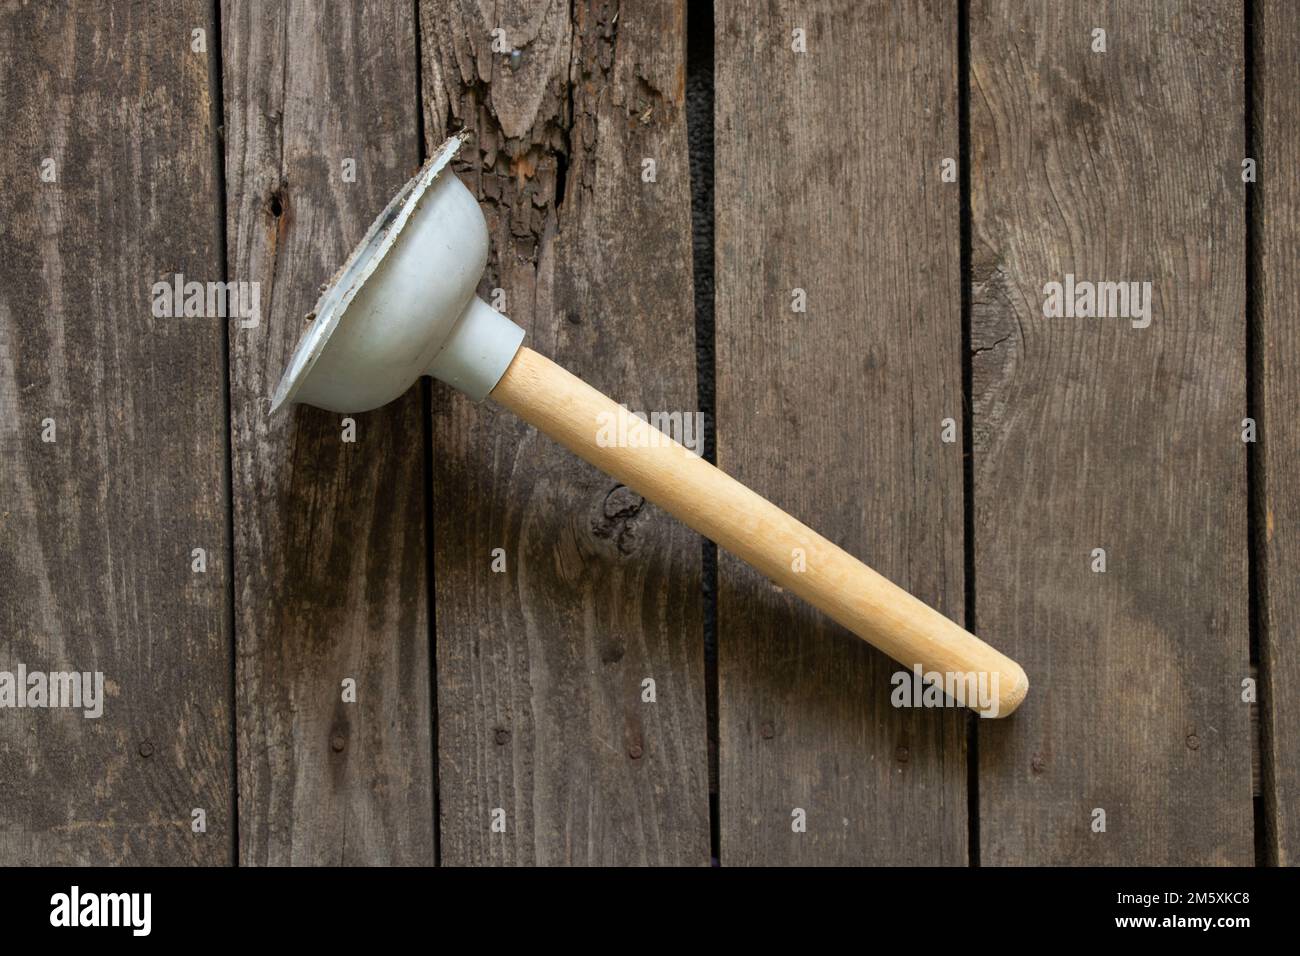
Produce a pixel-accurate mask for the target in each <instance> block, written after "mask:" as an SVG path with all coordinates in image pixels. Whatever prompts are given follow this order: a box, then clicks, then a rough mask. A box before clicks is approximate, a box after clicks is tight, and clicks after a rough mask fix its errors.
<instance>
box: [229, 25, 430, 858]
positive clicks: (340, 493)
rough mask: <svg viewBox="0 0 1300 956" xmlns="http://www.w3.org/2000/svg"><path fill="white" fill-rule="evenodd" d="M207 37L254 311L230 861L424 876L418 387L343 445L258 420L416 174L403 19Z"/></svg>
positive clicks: (426, 746) (426, 696)
mask: <svg viewBox="0 0 1300 956" xmlns="http://www.w3.org/2000/svg"><path fill="white" fill-rule="evenodd" d="M222 25H223V44H224V46H223V49H224V55H225V97H226V104H225V113H226V139H227V152H226V157H227V162H226V173H227V191H228V209H229V214H228V220H227V222H228V236H229V240H228V242H229V250H228V258H229V267H230V278H231V279H232V280H249V281H257V282H261V283H262V287H261V288H262V293H261V298H262V303H263V318H262V324H261V325H260V326H259V327H258V328H256V329H241V328H238V327H234V328H232V330H231V334H230V353H231V389H230V391H231V415H232V424H231V435H232V444H233V447H234V461H233V474H234V500H235V522H234V527H235V548H236V554H237V562H236V569H235V571H236V575H235V583H236V615H237V617H236V623H237V632H238V660H239V667H238V674H237V679H238V685H237V686H238V705H239V735H238V736H239V798H240V818H239V819H240V861H241V862H242V863H245V864H289V863H293V864H303V863H305V864H378V863H383V864H429V863H432V862H433V860H434V840H435V834H434V797H433V768H432V754H431V746H430V735H431V733H432V726H431V720H432V716H431V703H430V676H429V645H428V608H427V598H426V561H425V520H424V488H425V479H424V463H423V460H422V458H423V449H424V447H425V443H424V429H423V426H422V423H421V415H422V403H421V400H420V395H419V389H418V388H416V389H413V390H412V391H411V393H409V394H408V395H407V396H406V397H405V398H403V399H401V400H400V401H398V402H396V403H394V404H392V405H389V406H387V407H385V408H383V409H380V410H378V411H374V412H370V413H367V414H364V415H357V416H355V424H356V441H355V443H345V442H343V441H342V437H343V424H342V416H338V415H334V414H331V413H327V412H323V411H319V410H316V409H309V408H305V407H298V408H295V409H293V410H292V411H291V412H290V413H288V414H287V415H285V416H283V417H279V418H277V419H276V420H275V421H271V420H268V418H267V411H268V409H269V400H270V396H271V393H272V391H273V390H274V388H275V385H276V382H277V381H278V379H279V376H280V374H281V372H282V371H283V369H284V367H285V365H286V364H287V362H288V358H289V355H290V353H291V351H292V349H293V347H294V344H295V343H296V341H297V339H298V336H299V333H300V332H301V330H302V329H303V328H304V326H305V318H304V313H306V312H307V311H308V310H309V309H310V308H311V307H312V305H313V303H314V302H315V299H316V294H317V287H318V285H319V284H320V283H322V282H324V281H326V280H327V279H328V278H329V277H330V276H331V274H332V273H333V272H334V270H335V269H337V268H338V266H339V264H341V263H342V261H343V259H344V257H345V256H346V254H347V252H348V250H349V249H350V248H351V246H352V245H353V244H354V243H355V242H356V241H357V240H358V239H360V238H361V236H362V234H363V233H364V231H365V229H366V227H367V226H368V225H369V223H370V221H371V219H372V218H373V217H374V216H375V215H377V214H378V213H379V212H380V211H381V210H382V209H383V207H384V205H385V203H386V202H387V200H388V198H389V197H390V196H391V194H392V193H393V192H394V191H395V190H396V189H397V188H398V187H399V186H400V185H401V184H402V183H403V182H404V181H405V180H406V179H407V178H408V177H409V176H410V175H412V174H413V173H414V172H415V170H416V168H417V167H418V166H419V160H420V148H419V140H418V134H417V129H418V124H417V117H418V112H417V110H418V91H417V81H416V67H415V22H414V13H413V10H412V9H411V8H410V7H409V6H407V7H394V6H393V5H391V4H388V3H381V2H377V0H376V2H363V3H358V4H355V5H349V6H337V7H335V6H331V7H330V8H328V9H326V8H324V7H317V6H316V5H312V4H292V3H275V4H265V3H260V2H245V0H231V2H227V3H226V4H224V6H223V12H222ZM347 158H351V159H354V160H355V161H356V179H355V182H347V181H345V179H344V177H343V161H344V160H345V159H347ZM345 679H352V680H354V681H355V682H356V694H357V699H356V703H345V702H344V701H343V695H342V682H343V681H344V680H345Z"/></svg>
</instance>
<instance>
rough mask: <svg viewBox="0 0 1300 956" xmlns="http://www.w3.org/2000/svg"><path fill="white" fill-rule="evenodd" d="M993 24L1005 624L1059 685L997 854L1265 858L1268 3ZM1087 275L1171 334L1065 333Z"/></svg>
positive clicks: (977, 314)
mask: <svg viewBox="0 0 1300 956" xmlns="http://www.w3.org/2000/svg"><path fill="white" fill-rule="evenodd" d="M970 18H971V19H970V36H971V74H970V89H971V154H972V169H971V180H972V210H973V211H972V218H973V222H972V230H973V232H972V235H973V240H972V242H973V286H974V289H973V295H974V314H973V317H972V333H971V335H972V343H971V344H972V347H973V350H974V352H975V354H974V358H973V362H974V367H973V377H974V396H973V399H974V415H975V430H974V439H975V496H976V518H975V520H976V529H975V554H976V572H975V573H976V592H977V594H978V609H977V613H978V621H979V626H980V628H981V630H982V632H983V634H984V635H985V636H986V637H988V638H990V639H992V640H994V641H995V642H997V643H998V644H999V646H1001V647H1003V648H1005V649H1006V650H1007V652H1008V653H1010V654H1012V655H1013V656H1016V657H1017V658H1018V659H1019V660H1021V661H1022V663H1023V664H1024V667H1025V670H1026V671H1027V672H1028V673H1029V677H1030V681H1031V689H1030V693H1029V697H1028V698H1027V700H1026V702H1025V704H1024V705H1023V706H1022V707H1021V708H1020V710H1019V712H1018V713H1017V714H1016V715H1015V717H1014V718H1013V719H1012V720H1010V721H1007V722H1005V723H1003V722H999V723H996V724H994V723H992V722H988V721H985V722H982V723H981V724H980V725H979V757H980V778H979V791H980V835H981V851H980V852H981V859H982V861H983V862H985V863H992V864H1005V863H1017V864H1031V863H1052V864H1055V863H1072V864H1079V863H1089V864H1130V865H1131V864H1175V863H1177V864H1223V863H1232V864H1244V863H1249V862H1250V861H1251V859H1252V823H1251V779H1250V740H1249V736H1248V734H1249V710H1248V706H1247V704H1245V703H1243V702H1242V700H1241V683H1242V679H1243V678H1245V677H1247V676H1249V673H1250V671H1249V667H1250V660H1249V647H1248V633H1247V630H1248V620H1247V617H1248V594H1247V562H1246V557H1247V556H1246V486H1245V479H1246V453H1245V446H1244V444H1243V443H1242V441H1241V437H1240V424H1241V420H1242V417H1243V416H1244V414H1245V397H1246V396H1245V318H1244V289H1245V286H1244V268H1243V266H1244V262H1245V245H1244V215H1243V208H1244V207H1243V203H1244V191H1243V186H1242V183H1241V178H1240V168H1241V167H1240V163H1241V158H1242V156H1243V155H1244V142H1243V130H1244V125H1243V119H1244V112H1243V109H1244V104H1243V99H1242V88H1243V74H1242V70H1243V59H1242V21H1241V5H1240V4H1239V3H1232V2H1227V0H1222V2H1219V0H1202V2H1196V3H1184V4H1122V5H1121V4H1110V5H1107V6H1105V7H1102V8H1097V7H1093V6H1091V5H1084V4H1077V5H1076V4H1022V3H1018V2H1012V0H977V2H974V3H972V5H971V12H970ZM1096 28H1101V29H1104V30H1105V31H1106V44H1107V52H1104V53H1103V52H1093V44H1094V42H1095V36H1094V32H1093V31H1094V29H1096ZM1067 274H1072V275H1074V276H1076V277H1077V278H1078V279H1079V280H1088V281H1094V282H1096V281H1115V282H1120V281H1125V282H1127V281H1139V282H1142V281H1148V280H1149V281H1150V282H1151V283H1152V286H1151V299H1150V301H1151V324H1150V326H1149V327H1148V328H1145V329H1142V328H1135V327H1134V325H1133V320H1130V319H1126V318H1109V319H1097V318H1044V311H1043V310H1044V301H1045V292H1044V289H1045V286H1046V284H1047V283H1049V282H1052V281H1061V282H1064V280H1065V277H1066V275H1067ZM1136 321H1137V322H1138V323H1139V324H1141V323H1142V322H1143V321H1144V320H1143V319H1141V318H1138V319H1137V320H1136ZM1097 548H1101V549H1104V550H1105V560H1106V570H1105V573H1098V572H1094V571H1093V570H1092V568H1093V566H1094V565H1093V562H1094V560H1095V559H1094V557H1093V550H1094V549H1097ZM1098 809H1100V810H1104V811H1105V814H1106V816H1105V826H1106V829H1105V832H1104V833H1098V832H1093V830H1092V825H1093V821H1094V811H1095V810H1098Z"/></svg>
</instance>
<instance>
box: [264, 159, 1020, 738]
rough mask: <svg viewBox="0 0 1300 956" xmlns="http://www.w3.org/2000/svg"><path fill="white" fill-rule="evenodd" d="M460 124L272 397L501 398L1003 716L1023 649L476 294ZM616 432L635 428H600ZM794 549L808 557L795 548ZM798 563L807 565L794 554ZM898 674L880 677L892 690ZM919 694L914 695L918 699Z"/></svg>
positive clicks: (323, 301) (891, 650)
mask: <svg viewBox="0 0 1300 956" xmlns="http://www.w3.org/2000/svg"><path fill="white" fill-rule="evenodd" d="M462 141H463V136H462V137H453V138H452V139H450V140H448V141H447V142H446V143H444V144H443V145H442V147H441V148H440V149H439V150H438V151H437V153H436V154H435V155H434V156H433V158H432V159H430V160H429V162H427V163H426V164H425V165H424V167H423V168H422V169H421V170H420V171H419V173H417V174H416V176H415V178H414V179H412V180H411V181H410V182H409V183H407V184H406V185H405V186H404V187H402V190H401V192H399V193H398V194H397V195H396V196H395V197H394V198H393V201H392V202H390V203H389V204H388V207H387V208H386V209H385V210H384V211H383V213H381V214H380V216H379V218H378V219H377V220H375V223H374V224H373V225H372V226H371V227H370V230H369V231H368V232H367V233H366V235H365V237H364V238H363V239H362V240H361V243H360V244H359V245H358V246H357V248H356V249H355V250H353V252H352V254H351V255H350V256H349V257H348V260H347V262H346V263H344V265H343V268H342V269H340V270H339V272H338V274H337V275H336V276H335V277H334V280H333V281H332V282H331V283H330V285H329V287H328V289H327V290H326V291H325V293H324V294H323V295H322V296H321V298H320V301H319V302H318V303H317V305H316V312H315V319H314V321H313V323H312V325H311V327H310V328H309V329H308V330H307V332H306V334H305V335H304V336H303V338H302V341H301V342H299V343H298V348H297V349H296V350H295V352H294V355H293V358H292V359H291V360H290V362H289V368H288V370H287V371H286V372H285V374H284V378H283V379H282V380H281V382H280V386H279V388H277V389H276V392H275V397H274V399H273V400H272V408H271V411H272V413H273V414H274V413H275V411H277V410H278V409H280V408H282V407H283V406H284V405H285V404H287V403H290V402H302V403H306V404H309V405H316V406H319V407H320V408H325V409H329V410H331V411H336V412H363V411H366V410H368V409H371V408H377V407H378V406H380V405H384V404H387V403H388V402H390V401H392V400H393V399H395V398H397V397H398V396H399V395H401V394H402V393H403V392H405V391H406V390H407V389H408V388H409V387H410V386H411V384H412V383H414V382H415V381H416V380H417V379H418V378H419V377H420V376H421V375H432V376H434V377H435V378H438V379H440V380H442V381H444V382H446V383H448V384H449V385H453V386H455V387H456V388H458V389H460V390H461V391H462V392H464V393H465V394H466V395H468V396H469V397H470V398H472V399H473V400H474V401H476V402H478V401H482V400H483V399H484V398H486V397H488V396H491V398H492V399H493V400H494V401H496V402H498V403H499V404H501V405H503V406H504V407H506V408H508V409H510V410H511V411H513V412H514V413H515V414H517V415H518V416H519V417H520V418H522V419H524V420H525V421H527V422H528V423H529V424H531V425H533V426H534V427H536V428H537V429H538V430H539V431H541V432H543V433H545V434H546V435H549V436H550V437H551V438H553V439H555V440H556V441H558V442H559V443H560V444H562V445H564V446H565V447H566V448H569V449H570V450H571V451H573V452H574V453H575V454H577V455H579V456H581V457H582V458H584V459H586V460H587V461H589V462H591V463H592V464H593V465H595V466H596V467H597V468H600V469H601V470H603V471H605V472H607V473H608V474H610V475H612V476H613V477H614V478H616V479H618V480H619V481H620V482H622V483H623V484H625V485H627V486H628V487H629V488H631V489H633V490H634V491H636V492H637V493H639V494H640V495H642V496H643V497H644V498H646V499H647V500H648V501H652V502H654V503H656V504H657V505H659V506H660V507H662V508H664V509H665V510H666V511H668V512H669V513H671V514H673V515H675V516H677V517H678V518H680V519H681V520H682V521H684V522H686V524H688V525H690V526H691V527H692V528H694V529H695V530H696V531H698V532H700V533H701V534H703V535H705V536H706V537H708V538H710V539H712V540H713V541H716V542H717V543H718V544H719V545H720V546H721V547H724V548H726V549H727V550H729V551H731V552H732V553H733V554H735V555H737V556H738V557H740V558H743V559H744V560H746V561H748V562H749V563H750V564H752V565H753V566H754V567H755V568H757V569H758V570H759V571H761V572H763V573H764V574H766V575H767V576H768V577H769V578H771V579H772V580H773V581H775V582H776V583H777V584H779V585H780V586H781V587H783V588H786V589H788V590H790V591H792V592H794V593H795V594H797V595H799V596H800V597H802V598H803V599H804V600H806V601H808V602H809V603H811V604H813V605H814V606H816V607H818V608H820V609H821V610H822V611H824V612H825V613H826V614H828V615H830V616H831V617H832V618H834V619H835V620H836V621H838V622H839V623H840V624H842V625H844V626H845V627H846V628H848V629H849V630H850V631H852V632H853V633H854V634H856V635H858V636H859V637H861V638H862V639H863V640H866V641H868V642H869V643H871V644H873V645H875V646H876V647H878V648H880V649H881V650H882V651H884V652H885V653H886V654H888V655H889V656H891V657H893V658H894V659H895V660H897V661H899V662H900V663H902V664H903V665H904V666H905V667H906V669H907V671H908V674H909V676H910V675H912V674H916V673H919V674H920V680H921V681H922V682H924V683H926V684H936V683H939V684H941V685H942V689H943V690H944V691H945V693H946V694H947V695H948V696H949V697H951V698H953V699H954V702H955V703H958V704H961V705H963V706H967V707H970V708H972V709H973V710H975V711H976V712H978V713H979V714H980V715H981V716H984V717H1003V716H1006V715H1007V714H1009V713H1011V712H1012V711H1013V710H1015V709H1016V708H1017V707H1018V706H1020V702H1021V701H1022V700H1023V699H1024V697H1025V694H1026V692H1027V691H1028V689H1029V680H1028V678H1027V677H1026V676H1025V672H1024V671H1023V670H1022V669H1021V667H1020V665H1019V664H1017V663H1016V662H1015V661H1013V660H1011V658H1009V657H1007V656H1006V655H1005V654H1002V653H1000V652H999V651H997V650H995V649H994V648H992V647H990V646H989V645H988V644H986V643H984V642H983V641H981V640H980V639H979V638H977V637H975V635H973V634H971V633H969V632H967V631H966V630H964V629H963V628H961V627H960V626H958V625H957V624H955V623H954V622H952V621H950V620H949V619H948V618H946V617H944V616H943V615H942V614H940V613H939V612H938V611H936V610H934V609H933V608H931V607H929V606H927V605H926V604H924V603H923V602H921V601H919V600H917V599H916V598H915V597H913V596H912V595H910V594H908V593H907V592H906V591H904V590H903V589H902V588H900V587H898V586H897V585H895V584H893V583H891V582H890V581H888V580H886V579H885V578H884V577H882V576H881V575H879V574H877V573H876V572H875V571H873V570H871V569H870V568H869V567H867V566H866V565H865V564H863V563H862V562H861V561H859V560H858V559H857V558H854V557H853V556H852V555H850V554H848V553H847V552H845V551H844V550H843V549H841V548H839V547H837V546H836V545H834V544H832V543H831V542H830V541H827V540H826V539H825V538H823V537H822V536H821V535H819V534H817V533H816V532H815V531H813V530H812V529H811V528H808V527H807V526H805V525H803V524H801V523H800V522H798V521H796V520H795V519H794V518H792V517H791V516H790V515H788V514H786V513H785V512H784V511H782V510H781V509H780V508H778V507H777V506H776V505H774V504H772V503H771V502H770V501H767V500H766V499H764V498H762V497H761V496H759V495H757V494H755V493H754V492H753V491H751V490H750V489H748V488H746V487H745V486H744V485H742V484H741V483H740V482H738V481H736V480H735V479H734V478H731V477H729V476H727V475H726V474H724V473H723V472H721V471H719V470H718V469H717V468H715V467H714V466H712V465H710V464H709V463H708V462H706V461H705V460H704V459H702V458H700V457H699V456H698V455H696V454H695V453H693V452H691V451H690V450H688V449H686V448H685V447H683V446H682V445H680V444H678V443H677V442H676V441H674V440H673V439H671V438H670V437H668V436H667V435H664V434H663V433H662V432H660V431H658V430H657V429H654V428H652V427H651V426H650V425H649V424H648V423H646V422H644V421H642V420H641V419H640V418H637V417H636V416H634V415H631V414H630V413H629V412H628V411H627V410H626V409H625V408H624V407H622V406H620V405H618V404H616V403H615V402H614V401H613V400H611V399H609V398H607V397H606V396H604V395H602V394H601V393H600V392H598V391H596V390H595V389H594V388H592V387H591V386H589V385H587V384H586V383H585V382H583V381H582V380H580V379H578V378H576V377H575V376H573V375H571V374H570V373H568V372H566V371H565V370H564V369H562V368H561V367H560V366H558V365H556V364H555V363H554V362H551V361H550V360H549V359H546V358H544V357H542V356H541V355H538V354H537V353H536V352H534V351H532V350H531V349H528V348H522V347H521V343H522V341H523V337H524V332H523V329H521V328H519V326H517V325H515V324H514V323H513V322H511V321H510V320H509V319H508V318H506V317H505V316H504V315H501V314H500V313H499V312H497V311H496V310H495V309H493V308H492V307H491V306H489V305H487V304H486V303H485V302H483V301H482V300H481V299H479V298H478V297H477V296H475V294H474V290H475V288H476V287H477V285H478V282H479V279H480V277H481V276H482V274H483V269H484V267H485V266H486V264H487V254H488V235H487V226H486V224H485V222H484V221H483V214H482V212H481V211H480V209H479V207H478V203H477V202H476V201H475V199H474V196H473V195H472V194H471V193H470V192H469V190H468V189H466V188H465V186H464V184H462V183H461V181H460V180H459V179H457V178H456V177H455V176H454V175H452V173H451V172H450V171H449V170H448V169H447V166H448V164H449V163H450V162H451V160H452V157H454V156H455V154H456V151H457V149H459V148H460V145H461V143H462ZM611 423H617V429H616V433H617V434H618V435H620V436H626V438H627V440H626V441H620V442H618V443H614V444H611V443H609V442H608V441H604V440H602V437H604V436H607V435H608V434H610V433H611V429H610V424H611ZM796 558H798V560H796ZM796 569H797V570H796ZM893 687H894V683H893V682H890V683H889V684H887V685H885V686H883V687H881V689H880V692H881V694H889V693H890V691H891V690H892V689H893ZM917 704H918V705H919V704H920V701H917Z"/></svg>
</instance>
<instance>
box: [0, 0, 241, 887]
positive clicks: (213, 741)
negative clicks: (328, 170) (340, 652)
mask: <svg viewBox="0 0 1300 956" xmlns="http://www.w3.org/2000/svg"><path fill="white" fill-rule="evenodd" d="M209 14H210V11H209V7H208V5H207V4H204V3H193V2H192V3H177V4H171V5H169V6H167V7H166V8H165V9H147V8H145V7H144V6H139V5H132V6H123V7H121V8H119V9H117V10H116V12H115V14H114V16H113V18H112V22H111V23H110V22H109V19H108V18H106V17H102V16H96V15H94V11H91V10H88V9H86V8H85V7H83V6H82V5H71V6H66V5H63V4H30V5H28V4H24V5H21V6H20V5H18V4H6V5H5V6H4V9H3V11H0V128H3V129H4V139H5V146H4V149H3V150H0V171H2V172H3V176H4V182H5V183H6V188H5V189H4V191H3V194H2V195H0V248H3V250H4V268H3V270H0V461H2V462H3V465H2V466H0V582H2V583H0V670H3V671H8V672H10V673H12V672H14V671H15V670H16V669H17V667H18V666H19V665H20V664H22V665H26V667H27V668H29V670H31V671H37V670H42V671H50V670H56V671H78V672H83V671H85V672H94V671H100V672H102V673H103V675H104V681H105V692H106V700H105V702H104V705H103V714H102V716H101V717H99V718H97V719H87V718H86V717H84V716H83V713H82V711H81V710H76V711H69V710H53V709H43V710H9V709H5V710H3V711H0V864H4V865H15V864H31V865H44V864H118V863H130V864H135V865H141V864H169V865H177V864H194V863H203V864H220V863H228V862H229V861H230V860H231V858H232V854H233V846H234V829H233V809H234V807H233V773H234V771H233V762H232V748H231V720H232V719H233V718H232V714H231V707H230V672H231V628H230V615H229V601H228V583H229V575H230V567H229V560H228V549H229V541H228V538H227V532H226V518H227V511H226V509H227V504H228V500H229V499H228V491H227V487H226V481H225V448H226V439H225V397H224V382H223V374H222V344H221V343H222V335H223V334H224V329H223V322H222V320H221V319H219V318H199V317H194V318H156V317H155V316H154V314H153V305H154V298H153V294H152V287H153V284H154V283H155V282H156V281H158V280H159V279H167V280H170V279H171V277H172V276H173V275H174V274H175V273H177V272H180V273H183V274H184V275H186V276H187V277H189V278H192V279H197V280H199V281H207V280H210V279H220V278H221V261H220V253H219V243H218V235H219V232H218V227H219V223H220V218H219V217H220V205H219V196H218V189H217V165H216V153H215V150H214V136H215V132H214V130H213V128H212V111H211V96H212V87H211V85H210V83H209V63H208V58H209V56H210V54H204V53H196V52H193V51H192V50H191V48H190V42H191V30H192V29H201V30H206V31H207V37H208V38H209V42H211V39H212V33H211V31H212V23H211V22H210V16H209ZM209 50H211V46H209ZM47 158H48V159H51V160H53V167H52V169H53V171H54V174H55V176H56V179H55V181H54V182H46V181H42V179H41V171H42V163H43V162H44V160H46V159H47ZM46 419H52V420H53V423H54V428H55V432H54V437H55V439H56V440H55V441H54V442H52V443H47V442H44V441H42V431H43V427H44V426H43V422H44V421H45V420H46ZM195 548H203V549H204V551H205V552H206V567H207V570H206V572H204V573H194V572H193V571H192V570H191V563H192V557H191V552H192V550H193V549H195ZM196 808H198V809H202V810H204V811H205V814H206V826H207V830H206V832H205V833H202V834H198V833H194V832H193V831H192V828H191V822H192V819H193V818H192V812H193V810H194V809H196Z"/></svg>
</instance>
